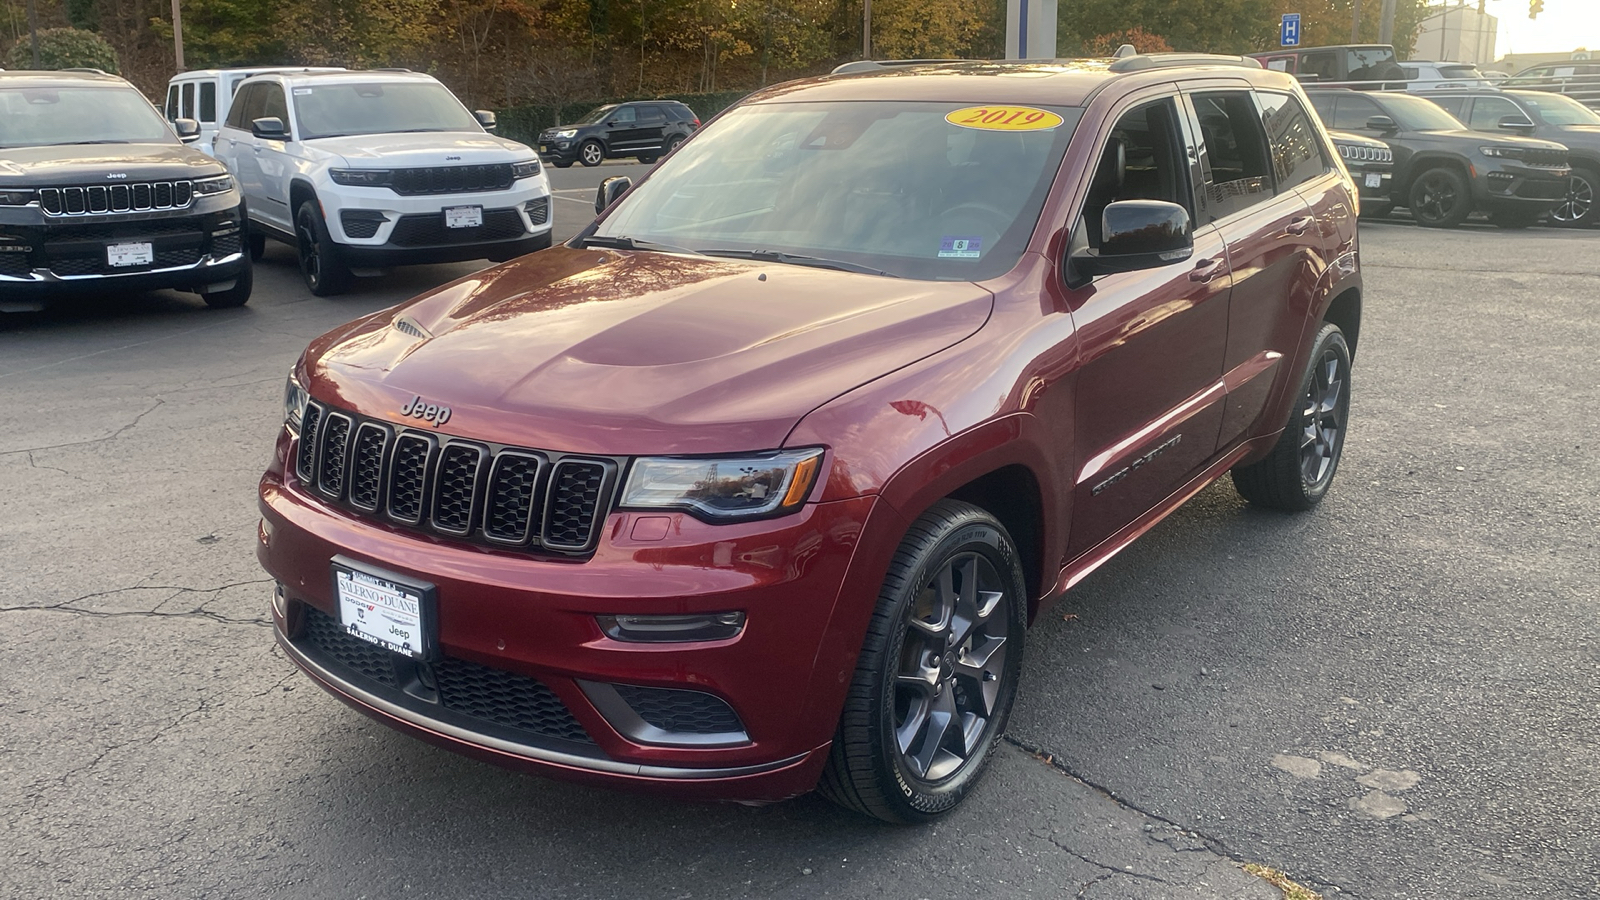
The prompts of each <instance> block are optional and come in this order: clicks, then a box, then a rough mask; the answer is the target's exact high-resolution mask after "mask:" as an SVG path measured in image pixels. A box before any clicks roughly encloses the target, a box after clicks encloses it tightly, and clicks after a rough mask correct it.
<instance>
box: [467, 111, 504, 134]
mask: <svg viewBox="0 0 1600 900" xmlns="http://www.w3.org/2000/svg"><path fill="white" fill-rule="evenodd" d="M472 114H473V115H474V116H476V117H477V119H478V124H479V125H482V126H483V130H484V131H493V130H495V129H496V128H498V127H499V124H498V120H497V119H496V118H495V115H494V110H492V109H480V110H476V111H474V112H473V113H472Z"/></svg>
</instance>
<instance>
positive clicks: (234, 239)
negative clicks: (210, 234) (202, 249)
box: [211, 232, 244, 259]
mask: <svg viewBox="0 0 1600 900" xmlns="http://www.w3.org/2000/svg"><path fill="white" fill-rule="evenodd" d="M243 248H244V245H243V244H242V243H240V241H239V233H238V232H234V233H233V234H224V235H221V236H220V237H214V238H212V239H211V255H212V256H213V257H215V258H217V259H221V258H223V257H224V256H232V255H234V254H235V253H238V252H240V251H241V250H242V249H243Z"/></svg>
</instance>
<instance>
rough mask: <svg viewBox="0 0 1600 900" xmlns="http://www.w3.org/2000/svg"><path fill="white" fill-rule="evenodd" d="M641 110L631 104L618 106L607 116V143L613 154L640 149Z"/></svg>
mask: <svg viewBox="0 0 1600 900" xmlns="http://www.w3.org/2000/svg"><path fill="white" fill-rule="evenodd" d="M639 135H640V129H639V111H638V110H637V109H635V108H633V107H631V106H623V107H619V108H617V109H616V110H615V111H614V112H612V113H611V115H610V116H608V117H607V118H606V143H607V145H608V146H609V147H610V150H611V153H612V155H619V154H625V153H627V152H628V151H630V150H636V149H638V147H639V145H640V143H642V141H641V140H640V137H639Z"/></svg>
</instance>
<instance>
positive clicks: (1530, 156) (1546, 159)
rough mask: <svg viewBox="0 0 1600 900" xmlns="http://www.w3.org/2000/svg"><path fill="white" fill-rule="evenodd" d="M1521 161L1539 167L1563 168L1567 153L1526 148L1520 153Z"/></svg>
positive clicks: (1565, 165)
mask: <svg viewBox="0 0 1600 900" xmlns="http://www.w3.org/2000/svg"><path fill="white" fill-rule="evenodd" d="M1522 161H1523V162H1525V163H1527V164H1528V165H1530V166H1534V167H1536V168H1540V169H1565V168H1566V167H1567V154H1565V153H1562V152H1561V151H1560V150H1538V149H1535V150H1527V151H1524V153H1523V155H1522Z"/></svg>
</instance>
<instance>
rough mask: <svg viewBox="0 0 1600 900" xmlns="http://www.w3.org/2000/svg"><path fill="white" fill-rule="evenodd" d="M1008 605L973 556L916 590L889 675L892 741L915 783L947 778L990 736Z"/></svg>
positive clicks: (986, 566) (988, 568)
mask: <svg viewBox="0 0 1600 900" xmlns="http://www.w3.org/2000/svg"><path fill="white" fill-rule="evenodd" d="M1011 602H1012V598H1010V597H1009V596H1008V595H1007V592H1006V589H1005V582H1004V581H1003V580H1002V579H1001V577H1000V573H999V572H998V571H997V570H996V569H995V567H994V564H993V563H991V562H989V560H988V559H986V558H985V557H983V556H981V555H979V554H977V553H963V554H959V555H957V556H955V557H953V558H951V559H950V560H948V561H946V562H945V564H944V565H943V566H941V567H940V568H939V570H938V572H937V573H936V574H935V575H934V576H933V578H931V579H930V580H929V582H928V583H927V584H926V585H924V586H923V588H922V590H921V591H920V592H919V593H918V594H917V597H916V600H915V602H914V603H913V604H912V606H911V609H910V611H909V614H908V616H907V621H906V636H905V641H904V643H903V644H902V645H901V650H900V657H899V665H898V668H897V670H896V674H895V680H894V734H893V738H894V744H895V749H896V752H897V753H898V755H899V760H900V763H901V766H902V767H903V769H904V770H905V772H906V773H907V774H909V775H911V776H912V777H914V778H915V779H917V780H918V781H922V782H925V783H928V782H939V781H946V780H948V779H950V778H951V777H953V776H955V775H956V774H957V773H959V772H960V771H961V770H962V769H963V768H965V767H966V765H967V763H969V762H970V761H972V759H973V758H974V757H975V756H977V755H978V754H979V752H980V751H981V749H982V748H983V746H984V742H985V741H986V740H988V738H989V734H990V732H991V731H992V727H991V723H992V722H993V721H994V718H995V716H996V715H997V714H998V713H999V711H1000V710H999V706H1000V701H1001V697H1002V690H1003V688H1004V687H1005V678H1006V654H1007V651H1008V648H1007V645H1006V644H1007V631H1008V625H1009V622H1010V619H1011V616H1010V603H1011Z"/></svg>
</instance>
